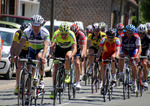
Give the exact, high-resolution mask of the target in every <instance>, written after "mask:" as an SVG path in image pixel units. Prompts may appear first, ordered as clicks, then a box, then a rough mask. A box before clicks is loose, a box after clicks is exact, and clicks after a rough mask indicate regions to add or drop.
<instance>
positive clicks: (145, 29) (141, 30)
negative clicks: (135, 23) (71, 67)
mask: <svg viewBox="0 0 150 106" xmlns="http://www.w3.org/2000/svg"><path fill="white" fill-rule="evenodd" d="M138 32H141V33H146V32H147V27H146V25H144V24H140V25H139V27H138Z"/></svg>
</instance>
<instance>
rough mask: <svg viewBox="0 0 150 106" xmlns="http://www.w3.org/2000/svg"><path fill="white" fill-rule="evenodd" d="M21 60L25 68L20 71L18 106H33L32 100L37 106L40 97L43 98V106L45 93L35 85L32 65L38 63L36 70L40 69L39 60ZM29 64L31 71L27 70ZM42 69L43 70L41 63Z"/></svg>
mask: <svg viewBox="0 0 150 106" xmlns="http://www.w3.org/2000/svg"><path fill="white" fill-rule="evenodd" d="M19 60H20V61H21V62H23V67H22V69H21V71H20V76H19V84H18V105H19V106H20V105H22V106H25V105H32V100H33V99H34V104H35V106H37V99H38V97H39V96H40V95H41V96H42V98H41V103H40V105H42V103H43V98H44V93H45V91H44V89H42V88H40V87H39V86H37V85H33V82H32V64H33V63H36V68H37V69H38V65H37V63H38V62H39V60H31V59H30V58H29V59H19ZM27 64H28V66H29V70H28V69H27ZM16 67H17V66H16ZM40 68H41V69H42V67H41V62H40ZM36 72H37V71H36Z"/></svg>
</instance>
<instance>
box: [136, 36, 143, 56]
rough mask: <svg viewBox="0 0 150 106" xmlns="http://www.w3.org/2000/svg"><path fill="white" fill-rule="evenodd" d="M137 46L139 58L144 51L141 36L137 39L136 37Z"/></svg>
mask: <svg viewBox="0 0 150 106" xmlns="http://www.w3.org/2000/svg"><path fill="white" fill-rule="evenodd" d="M136 45H137V46H136V48H137V50H138V51H137V57H138V58H139V57H140V55H141V52H142V48H141V40H140V37H138V38H137V39H136Z"/></svg>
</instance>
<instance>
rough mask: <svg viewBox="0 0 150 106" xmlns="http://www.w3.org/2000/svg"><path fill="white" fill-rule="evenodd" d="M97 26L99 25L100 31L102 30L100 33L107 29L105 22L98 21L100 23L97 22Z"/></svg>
mask: <svg viewBox="0 0 150 106" xmlns="http://www.w3.org/2000/svg"><path fill="white" fill-rule="evenodd" d="M99 26H100V30H101V32H102V33H105V32H106V30H107V25H106V23H105V22H100V23H99Z"/></svg>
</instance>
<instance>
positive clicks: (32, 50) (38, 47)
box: [21, 26, 50, 59]
mask: <svg viewBox="0 0 150 106" xmlns="http://www.w3.org/2000/svg"><path fill="white" fill-rule="evenodd" d="M21 38H24V39H26V40H28V41H29V57H30V55H31V57H32V58H33V59H34V58H35V57H36V55H37V53H38V52H40V51H41V52H42V49H43V42H44V41H50V40H49V31H48V30H47V29H46V28H44V27H41V29H40V31H39V33H38V34H37V35H36V36H35V35H34V32H33V30H32V26H30V27H28V28H27V29H25V30H24V32H23V34H22V36H21Z"/></svg>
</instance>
